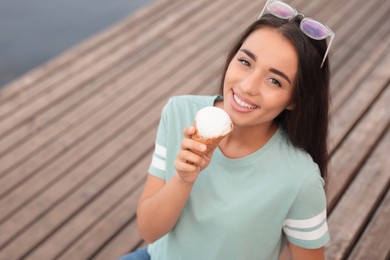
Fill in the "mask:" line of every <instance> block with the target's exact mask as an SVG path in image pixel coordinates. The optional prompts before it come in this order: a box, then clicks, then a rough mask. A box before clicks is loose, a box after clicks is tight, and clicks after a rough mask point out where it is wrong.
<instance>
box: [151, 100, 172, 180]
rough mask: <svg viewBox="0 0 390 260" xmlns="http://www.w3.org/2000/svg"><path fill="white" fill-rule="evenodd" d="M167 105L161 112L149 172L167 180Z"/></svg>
mask: <svg viewBox="0 0 390 260" xmlns="http://www.w3.org/2000/svg"><path fill="white" fill-rule="evenodd" d="M167 114H168V113H167V105H166V106H165V107H164V109H163V110H162V113H161V119H160V123H159V125H158V128H157V135H156V142H155V146H154V152H153V157H152V162H151V164H150V166H149V170H148V171H149V173H150V174H151V175H153V176H155V177H158V178H161V179H163V180H166V179H167V177H166V159H167V132H168V131H167V123H166V122H167Z"/></svg>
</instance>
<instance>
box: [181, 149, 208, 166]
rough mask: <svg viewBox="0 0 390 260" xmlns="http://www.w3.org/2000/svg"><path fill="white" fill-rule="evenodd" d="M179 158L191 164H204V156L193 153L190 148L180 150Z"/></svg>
mask: <svg viewBox="0 0 390 260" xmlns="http://www.w3.org/2000/svg"><path fill="white" fill-rule="evenodd" d="M178 158H179V160H180V161H182V162H184V163H187V164H191V165H199V166H201V165H203V164H204V159H203V157H201V156H199V155H197V154H195V153H193V152H192V151H190V150H181V151H180V152H179V155H178Z"/></svg>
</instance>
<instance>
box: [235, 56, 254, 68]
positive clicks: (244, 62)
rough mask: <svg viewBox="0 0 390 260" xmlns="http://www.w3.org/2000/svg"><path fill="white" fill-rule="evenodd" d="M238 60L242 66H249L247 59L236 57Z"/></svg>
mask: <svg viewBox="0 0 390 260" xmlns="http://www.w3.org/2000/svg"><path fill="white" fill-rule="evenodd" d="M238 61H239V62H241V63H242V64H243V65H244V66H247V67H250V66H251V64H250V63H249V61H247V60H246V59H242V58H240V59H238Z"/></svg>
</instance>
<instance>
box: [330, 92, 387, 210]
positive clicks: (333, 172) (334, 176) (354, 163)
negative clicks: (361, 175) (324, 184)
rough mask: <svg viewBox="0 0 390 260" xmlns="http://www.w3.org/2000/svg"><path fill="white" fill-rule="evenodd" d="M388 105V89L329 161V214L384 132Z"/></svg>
mask: <svg viewBox="0 0 390 260" xmlns="http://www.w3.org/2000/svg"><path fill="white" fill-rule="evenodd" d="M389 102H390V88H389V87H387V88H386V90H385V91H384V92H383V93H382V95H381V96H380V97H379V99H378V100H377V101H376V102H375V103H374V104H373V105H372V107H371V108H370V110H369V111H368V113H367V114H365V115H364V117H363V118H362V119H361V120H360V122H359V123H358V124H357V125H356V127H355V129H354V130H353V132H351V133H350V134H349V136H348V137H347V138H346V139H345V141H344V142H343V143H342V144H341V146H340V147H339V148H338V149H337V151H336V152H335V153H334V154H333V156H332V158H331V161H330V170H329V182H328V183H329V184H328V191H327V194H328V209H329V210H328V211H329V212H331V211H332V210H333V208H334V206H335V204H336V202H337V200H338V199H339V198H340V196H341V195H342V193H343V192H344V190H345V189H346V188H347V186H348V185H349V183H350V182H351V180H352V179H353V178H354V176H355V175H356V173H357V171H358V170H359V169H360V167H361V166H362V164H363V163H364V161H365V159H366V158H367V156H368V155H369V154H370V152H371V151H372V150H373V149H374V147H375V146H376V144H377V143H378V141H379V140H380V138H381V136H382V134H383V133H384V132H385V131H387V128H388V127H389V122H390V115H389V113H388V103H389ZM357 146H358V147H357Z"/></svg>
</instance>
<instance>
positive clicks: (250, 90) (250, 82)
mask: <svg viewBox="0 0 390 260" xmlns="http://www.w3.org/2000/svg"><path fill="white" fill-rule="evenodd" d="M240 88H241V90H242V91H243V92H244V93H246V94H248V95H250V96H256V95H258V94H259V93H260V81H259V79H258V78H257V77H256V76H255V75H248V76H247V77H245V78H243V79H242V80H241V83H240Z"/></svg>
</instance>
